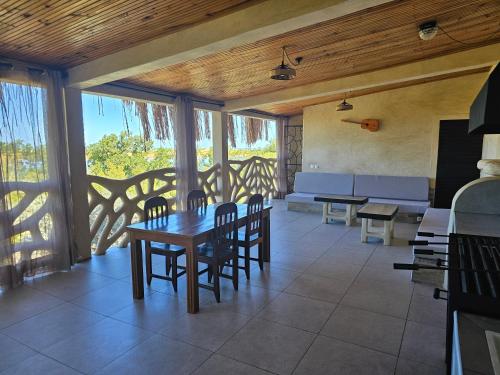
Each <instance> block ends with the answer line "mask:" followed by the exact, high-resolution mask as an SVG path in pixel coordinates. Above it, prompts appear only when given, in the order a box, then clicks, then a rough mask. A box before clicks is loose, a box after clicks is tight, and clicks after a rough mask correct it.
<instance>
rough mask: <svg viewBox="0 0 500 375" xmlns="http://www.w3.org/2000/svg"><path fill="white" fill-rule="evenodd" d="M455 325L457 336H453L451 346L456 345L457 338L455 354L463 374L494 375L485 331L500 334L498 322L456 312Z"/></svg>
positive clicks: (499, 322) (499, 321) (499, 323)
mask: <svg viewBox="0 0 500 375" xmlns="http://www.w3.org/2000/svg"><path fill="white" fill-rule="evenodd" d="M455 324H458V325H457V326H456V327H455V334H458V335H455V338H454V343H453V344H454V347H455V345H457V342H456V340H457V336H458V341H459V343H458V348H459V351H457V354H458V353H459V354H460V358H461V362H462V369H463V373H464V374H468V373H469V372H473V373H474V374H481V375H494V372H493V365H492V364H491V358H490V352H489V349H488V342H487V341H486V335H485V331H494V332H499V333H500V320H498V319H491V318H486V317H483V316H480V315H473V314H467V313H461V312H456V314H455ZM457 328H458V330H457Z"/></svg>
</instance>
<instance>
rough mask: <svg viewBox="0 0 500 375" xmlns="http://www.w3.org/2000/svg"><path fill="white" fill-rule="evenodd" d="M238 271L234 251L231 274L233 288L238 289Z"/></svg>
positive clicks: (236, 255) (236, 253)
mask: <svg viewBox="0 0 500 375" xmlns="http://www.w3.org/2000/svg"><path fill="white" fill-rule="evenodd" d="M245 261H246V259H245ZM238 271H239V267H238V252H235V253H234V257H233V274H232V279H233V288H234V290H238ZM245 272H246V269H245ZM247 278H248V276H247Z"/></svg>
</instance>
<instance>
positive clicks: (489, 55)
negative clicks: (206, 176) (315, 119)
mask: <svg viewBox="0 0 500 375" xmlns="http://www.w3.org/2000/svg"><path fill="white" fill-rule="evenodd" d="M499 51H500V43H496V44H492V45H489V46H486V47H480V48H475V49H471V50H468V51H463V52H458V53H454V54H450V55H446V56H440V57H435V58H432V59H428V60H423V61H418V62H414V63H409V64H404V65H399V66H395V67H392V68H386V69H380V70H376V71H373V72H367V73H362V74H357V75H353V76H349V77H341V78H337V79H332V80H329V81H322V82H317V83H312V84H308V85H303V86H298V87H292V88H289V89H284V90H280V91H276V92H271V93H267V94H262V95H256V96H251V97H247V98H242V99H234V100H229V101H226V104H225V106H224V108H223V110H224V111H228V112H235V111H242V110H246V109H250V108H258V107H260V106H263V105H270V104H280V103H291V102H294V101H298V100H305V99H313V98H320V97H323V96H328V95H335V94H342V93H346V92H349V91H356V90H364V89H370V88H375V87H382V86H389V85H394V84H398V83H401V84H402V83H405V82H406V83H408V82H412V81H419V80H422V79H426V78H432V77H439V76H446V75H450V74H453V73H460V72H464V74H465V73H466V72H467V71H473V70H477V69H479V68H483V67H488V66H491V65H493V64H495V63H497V62H498V60H500V52H499ZM298 74H300V71H299V72H298Z"/></svg>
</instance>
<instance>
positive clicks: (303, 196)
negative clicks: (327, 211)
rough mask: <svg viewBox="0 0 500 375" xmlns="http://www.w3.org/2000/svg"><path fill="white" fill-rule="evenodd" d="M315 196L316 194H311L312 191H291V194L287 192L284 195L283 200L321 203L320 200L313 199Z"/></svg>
mask: <svg viewBox="0 0 500 375" xmlns="http://www.w3.org/2000/svg"><path fill="white" fill-rule="evenodd" d="M315 196H316V194H312V193H292V194H287V195H286V196H285V200H286V201H287V202H293V203H315V204H321V202H315V201H314V197H315Z"/></svg>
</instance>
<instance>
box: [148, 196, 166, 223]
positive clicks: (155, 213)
mask: <svg viewBox="0 0 500 375" xmlns="http://www.w3.org/2000/svg"><path fill="white" fill-rule="evenodd" d="M162 217H164V218H167V217H168V201H167V200H166V199H165V198H163V197H153V198H149V199H148V200H146V202H144V221H146V222H147V221H149V220H152V219H158V218H162Z"/></svg>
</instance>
